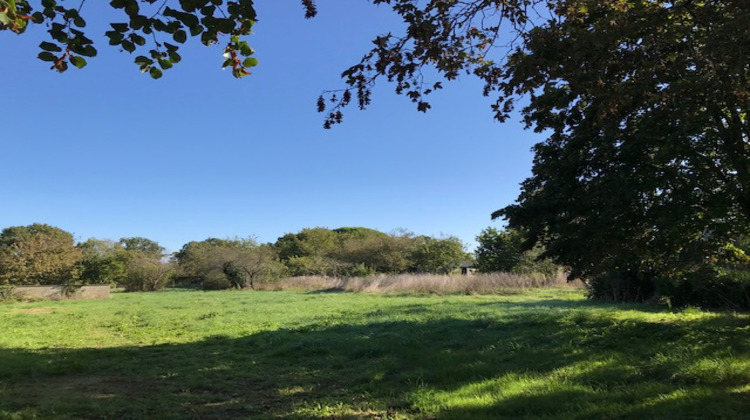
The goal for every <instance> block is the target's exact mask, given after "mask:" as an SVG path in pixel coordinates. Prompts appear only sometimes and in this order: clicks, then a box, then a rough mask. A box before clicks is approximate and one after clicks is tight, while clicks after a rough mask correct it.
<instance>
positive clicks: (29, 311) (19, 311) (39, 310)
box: [11, 308, 54, 315]
mask: <svg viewBox="0 0 750 420" xmlns="http://www.w3.org/2000/svg"><path fill="white" fill-rule="evenodd" d="M53 312H54V311H53V310H52V309H50V308H29V309H16V310H14V311H11V313H12V314H29V315H38V314H51V313H53Z"/></svg>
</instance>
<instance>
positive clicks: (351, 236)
mask: <svg viewBox="0 0 750 420" xmlns="http://www.w3.org/2000/svg"><path fill="white" fill-rule="evenodd" d="M334 232H336V233H337V234H338V235H339V241H340V243H341V249H340V250H339V251H338V252H337V253H336V254H335V257H336V258H337V259H338V260H340V261H341V262H343V263H345V264H346V270H347V271H348V273H347V274H351V275H362V274H363V273H367V272H370V273H376V272H377V273H401V272H404V271H406V270H407V269H408V268H409V263H410V262H409V258H408V257H409V252H410V249H411V247H412V242H413V241H412V237H411V234H408V233H407V234H402V235H395V234H393V235H389V234H386V233H383V232H380V231H377V230H374V229H367V228H339V229H334Z"/></svg>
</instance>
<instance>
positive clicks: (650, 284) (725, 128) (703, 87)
mask: <svg viewBox="0 0 750 420" xmlns="http://www.w3.org/2000/svg"><path fill="white" fill-rule="evenodd" d="M565 5H566V6H568V7H567V8H565V9H560V10H559V11H558V16H557V18H556V19H551V20H549V21H547V22H546V23H545V24H544V25H542V26H540V27H538V28H535V29H533V30H531V31H529V32H528V33H527V34H526V37H525V40H524V45H523V48H521V49H518V50H516V52H515V53H514V54H513V55H512V56H511V57H510V58H509V60H508V63H507V65H506V75H507V79H506V81H505V82H504V83H503V89H504V90H505V93H506V94H511V93H522V92H530V96H531V102H530V104H529V105H528V106H527V107H526V108H525V109H524V116H525V120H526V122H527V124H529V125H530V126H533V127H534V129H535V130H537V131H539V132H546V133H549V137H548V139H547V140H546V141H545V142H543V143H540V144H538V145H537V146H536V147H535V152H536V156H535V159H534V167H533V176H532V177H531V178H529V179H528V180H526V181H525V182H524V183H523V185H522V192H521V195H520V197H519V199H518V203H517V204H515V205H512V206H508V207H506V208H504V209H502V210H500V211H498V212H496V213H495V214H494V216H495V217H498V216H502V217H506V218H507V219H508V220H509V222H510V225H511V226H514V227H523V228H526V229H528V230H529V232H530V235H531V236H530V240H531V241H538V240H539V241H541V242H542V243H544V244H545V246H546V247H547V253H548V254H549V255H552V256H554V257H556V258H557V259H558V261H560V262H562V263H564V264H565V265H568V266H570V267H572V268H573V273H572V274H573V275H574V276H582V277H584V278H588V279H601V280H603V279H609V280H606V282H608V283H611V282H612V281H613V280H611V279H617V285H618V286H617V287H615V288H609V289H608V290H607V293H608V294H610V296H609V297H612V298H615V299H644V298H648V297H650V296H651V295H652V294H653V293H654V291H655V290H654V288H655V286H656V283H655V282H656V281H657V279H659V278H671V279H673V280H675V279H678V278H680V277H682V276H685V275H687V273H689V272H695V271H701V269H702V267H703V266H704V263H705V262H706V261H711V260H716V259H717V258H719V259H720V258H721V254H722V252H723V249H724V248H725V246H726V245H727V244H731V242H732V241H733V240H734V238H738V237H740V236H741V235H743V234H746V233H747V232H748V229H750V223H749V220H750V120H748V118H747V116H748V111H750V100H749V98H750V84H749V83H748V77H749V76H750V50H748V49H747V48H746V45H747V42H748V40H750V2H747V1H739V0H714V1H701V2H697V1H689V0H683V1H645V0H640V1H628V2H623V1H619V0H607V1H596V2H588V1H586V2H584V1H568V2H565ZM560 18H562V19H560ZM603 281H604V280H603Z"/></svg>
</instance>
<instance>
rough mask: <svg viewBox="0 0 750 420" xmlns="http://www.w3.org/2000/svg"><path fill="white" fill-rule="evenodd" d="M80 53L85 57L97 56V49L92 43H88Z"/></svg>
mask: <svg viewBox="0 0 750 420" xmlns="http://www.w3.org/2000/svg"><path fill="white" fill-rule="evenodd" d="M79 54H81V55H82V56H85V57H96V54H97V51H96V48H94V47H93V46H92V45H86V46H85V47H83V48H82V49H81V51H80V52H79Z"/></svg>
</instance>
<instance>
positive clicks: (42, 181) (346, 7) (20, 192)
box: [0, 0, 541, 251]
mask: <svg viewBox="0 0 750 420" xmlns="http://www.w3.org/2000/svg"><path fill="white" fill-rule="evenodd" d="M256 8H257V10H258V13H259V18H260V21H259V23H258V24H257V25H256V26H255V34H254V35H252V36H251V37H250V40H249V41H250V44H251V45H252V46H253V47H254V48H255V49H256V57H257V58H258V59H259V60H260V65H259V66H258V67H256V68H255V69H253V75H251V76H249V77H246V78H244V79H242V80H236V79H234V78H232V77H231V74H230V73H229V72H228V71H222V70H221V69H220V64H221V59H222V57H221V49H220V47H216V48H206V47H203V46H201V45H200V44H199V43H198V42H197V40H188V43H187V45H186V46H184V47H183V49H182V51H181V55H182V57H183V60H182V62H181V63H179V64H177V65H176V66H175V67H173V68H172V69H171V70H169V71H167V72H165V74H164V77H163V78H162V79H160V80H158V81H154V80H151V79H150V78H149V77H148V76H146V75H143V74H141V73H140V72H139V71H138V68H137V67H136V66H135V64H133V63H132V60H133V58H134V55H130V54H128V53H121V52H119V51H117V49H114V48H112V47H109V46H108V45H107V41H106V38H105V37H104V36H103V32H104V31H105V30H106V29H105V26H106V25H105V24H106V22H107V21H108V20H107V19H102V17H105V18H106V17H107V16H109V15H108V14H110V12H109V11H108V9H107V6H106V5H105V4H104V2H101V3H99V2H88V3H86V5H85V8H84V10H83V12H82V14H83V15H84V16H85V17H87V18H88V23H89V25H88V26H87V28H86V31H87V34H88V36H89V37H90V38H92V39H94V41H95V42H96V45H97V47H98V49H99V56H98V57H96V58H93V59H89V60H88V61H89V65H88V66H87V67H86V68H84V69H83V70H77V69H71V70H69V71H68V72H66V73H64V74H57V73H55V72H53V71H50V70H49V69H48V65H46V64H45V63H43V62H41V61H38V60H37V59H36V55H37V53H38V49H37V47H36V46H37V45H38V43H39V42H40V41H41V38H42V36H43V35H44V34H43V28H41V27H39V28H36V29H35V30H29V31H27V33H25V34H23V35H21V36H16V35H14V34H11V33H0V54H1V56H2V57H3V65H2V66H0V77H1V78H2V80H3V81H4V82H3V84H2V85H3V88H2V89H3V92H2V94H1V95H0V98H2V99H3V100H2V102H0V111H2V114H3V117H2V121H3V129H2V131H1V132H2V144H3V148H2V150H3V153H2V164H0V203H2V205H0V228H1V227H8V226H16V225H27V224H31V223H35V222H39V223H47V224H51V225H55V226H58V227H61V228H63V229H65V230H67V231H69V232H71V233H73V234H74V235H75V237H76V238H77V239H79V240H85V239H86V238H89V237H96V238H109V239H118V238H120V237H128V236H145V237H147V238H150V239H153V240H156V241H158V242H159V243H161V244H162V245H163V246H165V247H166V248H168V249H169V250H170V251H176V250H179V248H180V247H181V246H182V245H183V244H184V243H186V242H188V241H191V240H202V239H205V238H207V237H229V236H242V237H247V236H255V237H256V238H257V239H258V240H259V241H261V242H273V241H275V240H276V239H277V238H278V237H279V236H282V235H283V234H285V233H287V232H296V231H299V230H300V229H302V228H304V227H315V226H325V227H329V228H336V227H340V226H365V227H370V228H374V229H378V230H381V231H385V232H389V231H392V230H393V229H397V228H405V229H407V230H410V231H412V232H415V233H417V234H426V235H440V234H447V235H455V236H458V237H459V238H461V239H462V240H463V241H464V242H465V243H467V245H469V248H472V247H473V246H474V245H475V244H474V237H475V236H476V235H477V234H478V233H479V232H480V231H481V230H482V229H483V228H485V227H487V226H490V225H494V226H500V222H492V221H491V220H490V216H489V215H490V213H491V212H492V211H494V210H496V209H498V208H500V207H502V206H505V205H507V204H510V203H512V202H513V200H515V198H516V197H517V195H518V192H519V183H520V182H521V181H523V179H524V178H526V177H527V176H528V175H530V168H531V160H532V154H531V152H530V147H531V146H532V145H533V144H534V143H535V142H537V141H540V140H541V138H540V137H539V136H538V135H535V134H534V133H532V132H531V131H525V130H523V125H522V123H521V122H520V121H519V119H518V118H516V119H514V120H512V121H509V122H506V123H504V124H500V123H497V122H495V121H493V120H492V114H491V111H490V109H489V104H490V102H491V100H490V99H488V98H484V97H482V95H481V85H480V83H479V82H478V81H476V80H473V79H471V78H470V77H464V78H462V79H461V80H459V81H456V82H452V83H447V84H445V87H446V89H445V90H443V91H442V92H439V93H437V94H435V95H433V98H432V101H431V104H432V110H430V111H429V112H428V113H426V114H423V113H418V112H417V111H416V109H415V108H414V106H413V104H411V103H410V102H409V101H408V99H406V98H404V97H401V96H397V95H395V94H394V93H393V86H391V85H389V84H387V83H381V84H380V85H379V86H377V87H376V89H375V93H374V97H373V104H372V106H371V107H370V108H369V109H368V110H367V111H364V112H360V111H357V110H355V109H351V110H349V111H348V112H347V113H346V115H345V120H344V124H343V125H340V126H337V127H335V128H334V129H332V130H323V129H322V122H323V116H322V114H318V113H317V112H316V109H315V100H316V99H317V97H318V95H319V94H320V93H321V92H322V91H323V90H325V89H335V88H339V87H342V86H343V83H342V82H341V81H340V79H339V74H340V73H341V71H342V70H344V69H346V68H347V67H348V66H349V65H351V64H354V63H356V62H357V61H358V60H359V58H360V57H361V56H362V55H363V54H364V53H365V52H366V51H367V50H368V49H369V45H370V40H371V39H372V38H374V37H375V36H376V35H378V34H381V33H385V32H388V31H397V30H398V28H399V27H400V25H399V21H398V20H397V17H396V16H395V15H394V14H393V12H391V11H390V10H389V9H387V8H386V7H382V6H374V5H372V4H369V3H368V2H366V1H364V0H357V1H354V0H319V2H318V8H319V15H318V17H316V18H314V19H312V20H305V19H304V18H303V14H304V13H303V10H302V7H301V6H300V4H299V2H298V1H283V2H282V1H272V0H258V1H257V2H256ZM94 16H98V17H97V18H94ZM115 20H117V18H115ZM436 80H437V79H436Z"/></svg>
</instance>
